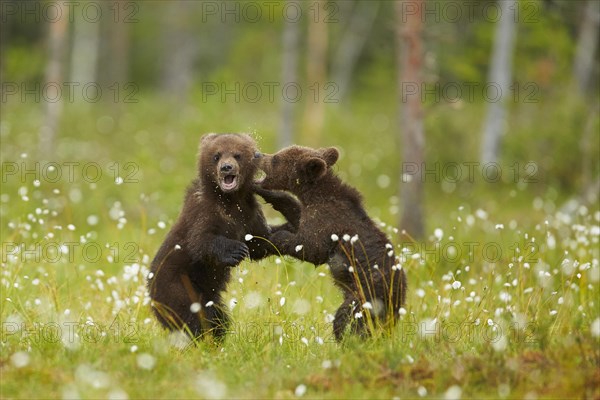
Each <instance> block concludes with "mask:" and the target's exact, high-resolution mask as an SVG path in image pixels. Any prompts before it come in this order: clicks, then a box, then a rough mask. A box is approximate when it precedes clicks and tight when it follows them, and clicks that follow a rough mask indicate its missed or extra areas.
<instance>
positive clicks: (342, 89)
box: [331, 1, 379, 102]
mask: <svg viewBox="0 0 600 400" xmlns="http://www.w3.org/2000/svg"><path fill="white" fill-rule="evenodd" d="M378 11H379V2H378V1H376V2H374V1H360V2H358V4H356V7H355V9H354V12H353V13H352V16H351V17H350V22H349V23H348V25H347V27H346V32H345V34H344V36H343V37H342V39H341V42H340V45H339V46H338V48H337V51H336V55H335V57H334V58H333V66H332V73H331V75H332V77H333V82H335V83H336V85H337V86H338V96H337V97H338V99H339V101H340V102H341V101H343V99H344V98H345V97H346V95H347V94H348V91H349V88H350V80H351V78H352V71H353V70H354V67H355V66H356V62H357V61H358V57H359V56H360V53H361V52H362V49H363V47H364V45H365V42H366V41H367V37H368V36H369V31H370V30H371V27H372V26H373V22H374V21H375V18H376V17H377V12H378Z"/></svg>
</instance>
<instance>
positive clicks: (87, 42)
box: [71, 12, 100, 87]
mask: <svg viewBox="0 0 600 400" xmlns="http://www.w3.org/2000/svg"><path fill="white" fill-rule="evenodd" d="M74 21H75V23H74V30H73V52H72V53H71V81H73V82H76V83H78V84H79V85H80V86H79V87H83V86H84V85H87V84H88V83H97V82H96V79H97V77H96V66H97V63H98V51H99V41H100V22H90V21H86V20H85V19H84V14H83V13H80V12H75V18H74Z"/></svg>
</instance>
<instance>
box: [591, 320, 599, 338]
mask: <svg viewBox="0 0 600 400" xmlns="http://www.w3.org/2000/svg"><path fill="white" fill-rule="evenodd" d="M590 333H591V334H592V336H593V337H600V318H596V319H595V320H594V322H592V325H591V326H590Z"/></svg>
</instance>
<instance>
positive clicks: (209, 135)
mask: <svg viewBox="0 0 600 400" xmlns="http://www.w3.org/2000/svg"><path fill="white" fill-rule="evenodd" d="M217 136H218V135H217V134H216V133H207V134H206V135H203V136H202V137H201V138H200V146H202V145H204V144H206V143H208V142H210V141H211V140H213V139H214V138H216V137H217Z"/></svg>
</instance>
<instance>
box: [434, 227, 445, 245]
mask: <svg viewBox="0 0 600 400" xmlns="http://www.w3.org/2000/svg"><path fill="white" fill-rule="evenodd" d="M433 236H435V238H436V239H437V240H438V242H439V241H440V240H442V239H443V238H444V231H443V230H442V229H441V228H435V230H434V231H433Z"/></svg>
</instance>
